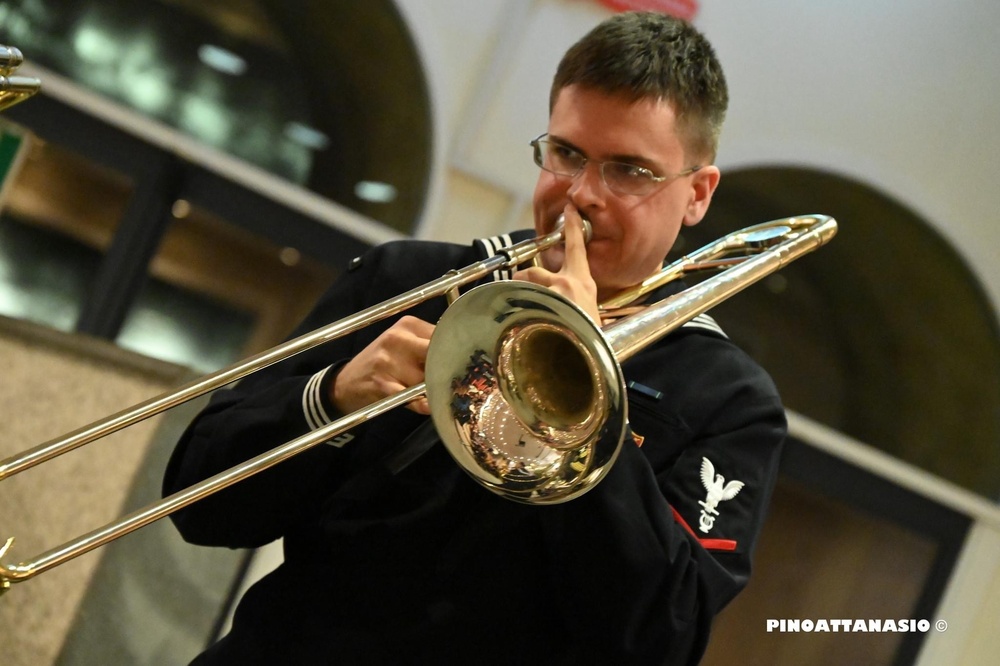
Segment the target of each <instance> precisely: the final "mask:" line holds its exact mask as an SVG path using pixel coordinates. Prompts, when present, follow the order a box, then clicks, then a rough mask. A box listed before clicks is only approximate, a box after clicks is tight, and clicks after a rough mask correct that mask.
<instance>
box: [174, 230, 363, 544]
mask: <svg viewBox="0 0 1000 666" xmlns="http://www.w3.org/2000/svg"><path fill="white" fill-rule="evenodd" d="M381 256H382V251H381V250H380V249H376V250H374V251H372V252H370V253H368V254H367V255H365V257H364V258H363V260H360V261H359V260H356V261H355V263H354V265H353V267H352V269H351V270H349V271H348V272H346V273H345V274H344V275H343V276H342V277H341V278H339V279H338V280H337V281H336V283H335V284H334V286H333V287H331V289H330V290H329V291H328V292H327V293H326V294H325V295H324V296H323V297H322V298H321V300H320V301H319V303H318V304H317V306H316V308H315V309H314V310H313V312H312V313H311V314H310V315H309V316H308V317H307V318H306V320H305V321H304V322H302V324H301V325H300V326H299V327H298V329H297V330H296V332H295V333H294V334H293V335H292V337H293V338H294V337H296V336H299V335H302V334H304V333H307V332H309V331H312V330H315V329H317V328H319V327H321V326H323V325H326V324H328V323H330V322H333V321H336V320H338V319H341V318H343V317H345V316H347V315H349V314H352V313H354V312H356V311H357V310H359V309H361V304H362V303H363V302H365V301H366V300H367V299H368V298H369V297H370V296H369V292H370V290H371V288H372V285H373V284H374V283H375V282H376V280H375V279H374V275H376V274H377V273H378V270H379V262H380V258H381ZM356 344H357V341H356V340H352V339H349V338H341V339H339V340H334V341H331V342H328V343H325V344H323V345H321V346H319V347H316V348H314V349H312V350H309V351H306V352H303V353H301V354H298V355H296V356H294V357H292V358H290V359H288V360H286V361H282V362H280V363H278V364H276V365H274V366H271V367H269V368H267V369H265V370H262V371H259V372H257V373H254V374H253V375H250V376H248V377H246V378H245V379H243V380H242V381H240V382H239V383H238V384H236V385H234V386H233V387H231V388H223V389H220V390H217V391H216V392H215V393H214V394H213V396H212V398H211V401H210V402H209V404H208V406H207V407H206V408H205V409H203V410H202V412H201V413H200V414H198V415H197V416H196V417H195V419H194V420H193V421H192V423H191V424H190V425H189V426H188V428H187V430H186V431H185V433H184V434H183V436H182V437H181V439H180V441H179V443H178V445H177V447H176V448H175V450H174V453H173V455H172V457H171V459H170V462H169V464H168V466H167V470H166V473H165V476H164V482H163V492H164V494H165V495H167V494H171V493H174V492H177V491H179V490H182V489H184V488H186V487H188V486H190V485H192V484H194V483H197V482H200V481H202V480H204V479H207V478H209V477H211V476H212V475H214V474H217V473H219V472H221V471H224V470H226V469H228V468H230V467H233V466H235V465H238V464H240V463H242V462H245V461H247V460H249V459H251V458H253V457H254V456H256V455H258V454H261V453H264V452H266V451H269V450H271V449H272V448H274V447H276V446H279V445H281V444H283V443H285V442H288V441H291V440H292V439H295V438H296V437H299V436H301V435H303V434H306V433H308V432H309V431H311V430H314V429H316V428H318V427H320V426H322V425H325V424H327V423H329V422H332V421H333V420H335V419H336V418H337V417H338V416H340V415H339V414H337V413H336V410H335V409H334V408H333V406H332V404H331V403H330V402H329V399H328V397H327V389H328V387H329V383H330V382H331V381H332V380H333V378H334V374H335V372H336V369H337V366H338V365H339V363H340V362H342V361H344V360H346V359H349V358H350V357H351V356H353V355H354V353H355V345H356ZM363 435H364V427H361V428H359V429H356V430H353V431H351V432H349V433H346V434H345V435H343V436H341V437H338V438H335V439H333V440H331V441H330V442H327V443H324V444H320V445H317V446H316V447H313V448H311V449H309V450H308V451H305V452H303V453H301V454H299V455H297V456H294V457H292V458H290V459H288V460H286V461H283V462H281V463H279V464H277V465H276V466H274V467H271V468H269V469H267V470H265V471H263V472H260V473H258V474H257V475H255V476H253V477H250V478H249V479H247V480H244V481H241V482H239V483H238V484H236V485H234V486H230V487H229V488H227V489H225V490H223V491H220V492H218V493H216V494H214V495H212V496H209V497H208V498H206V499H203V500H201V501H199V502H197V503H195V504H193V505H191V506H190V507H187V508H185V509H183V510H181V511H179V512H177V513H175V514H174V515H173V516H172V519H173V521H174V523H175V525H176V526H177V528H178V529H179V531H180V532H181V534H182V536H184V538H185V539H186V540H188V541H191V542H193V543H198V544H202V545H216V546H228V547H233V548H235V547H257V546H260V545H263V544H266V543H268V542H270V541H273V540H275V539H277V538H279V537H280V536H282V535H283V534H285V533H286V532H287V531H288V530H289V529H291V528H292V527H293V526H294V525H295V524H296V523H297V522H298V521H305V520H308V519H309V517H310V515H311V514H310V511H312V510H314V507H316V505H317V504H318V500H319V498H320V497H322V496H323V495H324V494H325V493H326V492H328V491H329V487H330V485H331V484H336V483H338V482H339V481H340V480H341V479H342V477H343V475H344V474H345V473H346V472H345V469H346V458H347V456H346V455H345V452H344V449H343V448H342V447H343V445H344V444H345V443H347V442H348V441H351V440H352V439H357V438H361V437H363Z"/></svg>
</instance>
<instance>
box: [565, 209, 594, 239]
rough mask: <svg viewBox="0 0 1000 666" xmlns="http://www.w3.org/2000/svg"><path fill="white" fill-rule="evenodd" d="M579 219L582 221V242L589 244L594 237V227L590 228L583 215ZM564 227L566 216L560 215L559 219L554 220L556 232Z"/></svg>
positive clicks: (588, 221)
mask: <svg viewBox="0 0 1000 666" xmlns="http://www.w3.org/2000/svg"><path fill="white" fill-rule="evenodd" d="M580 219H581V220H583V242H585V243H589V242H590V239H591V238H593V237H594V227H592V226H591V224H590V220H588V219H587V218H585V217H584V216H583V215H581V216H580ZM564 226H566V216H565V215H560V216H559V219H558V220H556V230H557V231H558V230H559V229H562V228H563V227H564Z"/></svg>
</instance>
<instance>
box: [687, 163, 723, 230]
mask: <svg viewBox="0 0 1000 666" xmlns="http://www.w3.org/2000/svg"><path fill="white" fill-rule="evenodd" d="M720 178H722V173H721V172H720V171H719V167H717V166H715V165H714V164H709V165H708V166H704V167H702V168H700V169H698V170H697V171H695V172H694V173H693V174H691V198H690V200H689V201H688V206H687V211H685V213H684V226H687V227H693V226H694V225H696V224H698V223H699V222H701V220H702V218H703V217H705V213H707V212H708V205H709V204H710V203H712V195H713V194H714V193H715V188H716V187H718V186H719V179H720Z"/></svg>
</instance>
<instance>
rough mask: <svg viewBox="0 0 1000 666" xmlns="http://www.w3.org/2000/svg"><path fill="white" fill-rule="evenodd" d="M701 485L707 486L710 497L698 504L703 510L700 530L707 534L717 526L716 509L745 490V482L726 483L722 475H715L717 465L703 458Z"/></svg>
mask: <svg viewBox="0 0 1000 666" xmlns="http://www.w3.org/2000/svg"><path fill="white" fill-rule="evenodd" d="M701 485H703V486H705V490H706V492H707V493H708V495H707V496H706V497H705V501H704V502H698V504H700V505H701V508H702V509H701V516H700V517H699V519H698V529H700V530H701V531H702V532H705V533H706V534H707V533H708V531H709V530H711V529H712V527H713V526H714V525H715V520H716V518H718V517H719V511H718V509H717V508H716V507H718V506H719V502H725V501H727V500H731V499H733V498H734V497H736V495H737V494H738V493H739V492H740V490H742V489H743V482H742V481H730V482H729V483H726V479H725V478H724V477H723V476H722V475H721V474H716V473H715V465H713V464H712V461H711V460H709V459H708V458H702V459H701Z"/></svg>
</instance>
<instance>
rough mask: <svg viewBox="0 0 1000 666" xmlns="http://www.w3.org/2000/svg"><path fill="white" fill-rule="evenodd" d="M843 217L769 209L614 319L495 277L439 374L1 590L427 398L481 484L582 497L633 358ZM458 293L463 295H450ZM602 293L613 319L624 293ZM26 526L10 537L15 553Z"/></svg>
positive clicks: (125, 417)
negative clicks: (626, 364)
mask: <svg viewBox="0 0 1000 666" xmlns="http://www.w3.org/2000/svg"><path fill="white" fill-rule="evenodd" d="M836 231H837V223H836V221H835V220H833V218H830V217H828V216H824V215H805V216H799V217H790V218H784V219H780V220H775V221H772V222H766V223H764V224H759V225H756V226H753V227H749V228H747V229H744V230H742V231H738V232H735V233H733V234H730V235H729V236H726V237H725V238H723V239H721V240H719V241H716V242H715V243H712V244H709V245H707V246H705V247H704V248H702V249H700V250H698V251H697V252H695V253H693V254H691V255H688V256H685V257H683V258H681V259H680V260H678V261H676V262H674V263H672V264H670V265H669V266H667V267H665V268H664V269H663V271H662V272H661V273H660V274H659V276H654V278H651V279H650V280H647V281H646V283H644V284H643V285H640V287H639V288H637V289H636V290H635V291H633V292H630V293H629V294H628V296H627V299H628V301H629V302H630V303H633V302H636V301H638V300H641V299H642V298H644V297H645V296H646V295H647V294H648V293H649V292H650V291H651V290H652V289H654V288H656V287H657V286H659V285H660V284H662V283H663V282H664V279H663V278H662V276H666V280H667V281H669V280H670V279H674V278H676V277H679V276H683V275H685V274H689V273H693V272H699V271H704V270H718V269H725V270H724V271H723V272H721V273H719V274H717V275H713V276H711V277H709V278H707V279H705V280H704V281H702V282H700V283H698V284H696V285H695V286H693V287H690V288H688V289H686V290H685V291H682V292H679V293H677V294H675V295H673V296H671V297H669V298H666V299H664V300H663V301H660V302H658V303H655V304H652V305H649V306H644V307H641V308H638V310H637V311H636V309H635V308H628V311H627V313H626V314H625V316H620V318H618V319H617V320H616V321H614V322H613V323H611V324H609V325H607V326H606V327H605V328H603V329H602V328H600V327H599V326H598V325H597V324H596V323H595V322H593V321H592V320H591V318H590V317H589V316H588V315H586V314H585V313H584V312H583V311H582V310H581V309H580V308H579V307H577V306H576V305H575V304H573V303H572V302H570V301H569V300H567V299H565V298H563V297H562V296H560V295H558V294H556V293H554V292H552V291H551V290H549V289H546V288H544V287H540V286H538V285H534V284H530V283H526V282H519V281H508V282H495V283H489V284H485V285H482V286H479V287H476V288H475V289H472V290H470V291H469V292H468V293H466V294H464V295H462V296H460V297H457V299H456V300H454V302H452V303H451V304H450V305H449V307H448V309H447V310H446V311H445V313H444V315H443V316H442V318H441V320H440V321H439V322H438V324H437V326H436V327H435V332H434V334H433V336H432V338H431V343H430V348H429V350H428V356H427V362H426V367H427V372H426V381H425V382H424V383H422V384H418V385H416V386H412V387H410V388H408V389H405V390H403V391H401V392H399V393H397V394H395V395H391V396H388V397H386V398H384V399H382V400H380V401H378V402H375V403H373V404H371V405H369V406H368V407H366V408H364V409H361V410H359V411H357V412H354V413H352V414H348V415H346V416H344V417H342V418H340V419H337V420H336V421H334V422H332V423H330V424H328V425H326V426H324V427H322V428H319V429H317V430H314V431H312V432H310V433H307V434H305V435H303V436H301V437H298V438H296V439H294V440H292V441H290V442H287V443H285V444H283V445H281V446H278V447H276V448H274V449H271V450H270V451H267V452H265V453H263V454H261V455H259V456H257V457H256V458H253V459H251V460H249V461H247V462H245V463H243V464H241V465H238V466H235V467H232V468H230V469H228V470H226V471H223V472H221V473H219V474H217V475H215V476H213V477H211V478H209V479H206V480H205V481H202V482H201V483H198V484H195V485H193V486H191V487H189V488H187V489H184V490H182V491H179V492H177V493H175V494H173V495H171V496H169V497H166V498H163V499H162V500H160V501H158V502H155V503H152V504H150V505H148V506H146V507H144V508H142V509H139V510H138V511H135V512H133V513H131V514H129V515H127V516H125V517H123V518H122V519H120V520H118V521H116V522H113V523H109V524H108V525H105V526H104V527H101V528H99V529H96V530H94V531H92V532H89V533H87V534H85V535H83V536H81V537H79V538H77V539H75V540H73V541H70V542H68V543H65V544H63V545H61V546H59V547H57V548H54V549H52V550H49V551H47V552H45V553H43V554H41V555H39V556H38V557H36V558H35V559H34V560H31V561H25V562H22V563H20V564H16V565H6V564H2V563H0V592H2V591H3V590H4V589H7V588H9V587H10V585H11V584H12V583H16V582H21V581H24V580H27V579H29V578H31V577H33V576H36V575H38V574H40V573H42V572H44V571H46V570H48V569H51V568H53V567H55V566H57V565H59V564H62V563H64V562H66V561H68V560H70V559H73V558H75V557H77V556H79V555H82V554H84V553H86V552H89V551H91V550H93V549H95V548H98V547H100V546H102V545H104V544H107V543H109V542H110V541H113V540H115V539H117V538H119V537H122V536H124V535H126V534H128V533H130V532H132V531H134V530H137V529H139V528H141V527H144V526H146V525H148V524H150V523H152V522H154V521H156V520H159V519H160V518H163V517H165V516H167V515H169V514H171V513H173V512H175V511H178V510H180V509H182V508H184V507H186V506H188V505H190V504H193V503H194V502H197V501H198V500H200V499H202V498H204V497H207V496H208V495H211V494H213V493H216V492H218V491H220V490H222V489H224V488H226V487H228V486H230V485H233V484H235V483H238V482H239V481H241V480H243V479H246V478H248V477H249V476H252V475H254V474H256V473H258V472H261V471H263V470H265V469H267V468H269V467H271V466H273V465H276V464H278V463H279V462H281V461H283V460H286V459H288V458H290V457H292V456H295V455H297V454H298V453H301V452H303V451H305V450H307V449H309V448H312V447H314V446H316V445H318V444H321V443H323V442H326V441H329V440H330V439H332V438H333V437H335V436H337V435H338V434H340V433H343V432H346V431H348V430H350V429H351V428H354V427H355V426H357V425H360V424H361V423H364V422H365V421H367V420H369V419H372V418H374V417H376V416H378V415H380V414H383V413H385V412H387V411H389V410H391V409H394V408H396V407H399V406H402V405H406V404H407V403H409V402H411V401H413V400H415V399H417V398H420V397H421V396H425V395H426V397H427V400H428V402H429V404H430V407H431V418H432V420H433V422H434V425H435V427H436V428H437V431H438V434H439V435H440V437H441V439H442V441H443V442H444V444H445V446H446V448H447V449H448V451H449V453H450V454H451V455H452V457H453V458H454V459H455V461H456V462H457V463H458V464H459V465H460V466H461V467H462V468H463V469H464V470H465V471H466V472H467V473H469V474H470V475H471V476H472V478H473V479H475V480H476V481H477V482H479V483H480V484H482V485H483V486H485V487H486V488H488V489H490V490H491V491H493V492H495V493H498V494H500V495H502V496H504V497H507V498H509V499H513V500H516V501H520V502H527V503H533V504H544V503H556V502H564V501H567V500H570V499H572V498H574V497H577V496H579V495H580V494H582V493H584V492H586V491H587V490H589V489H590V488H592V487H593V486H594V485H595V484H596V483H597V482H598V481H600V479H601V478H603V477H604V475H605V474H606V473H607V472H608V470H609V469H610V466H611V465H612V464H613V463H614V460H615V459H616V457H617V455H618V452H619V450H620V447H621V444H622V441H623V440H624V435H625V432H626V424H627V400H626V397H625V385H624V381H623V378H622V371H621V367H620V363H621V362H623V361H624V360H626V359H628V358H630V357H631V356H632V355H634V354H635V353H637V352H638V351H640V350H641V349H643V348H644V347H646V346H647V345H649V344H651V343H653V342H655V341H656V340H658V339H660V338H662V337H663V336H665V335H666V334H668V333H669V332H671V331H673V330H674V329H676V328H678V327H680V326H681V325H683V324H684V323H686V322H687V321H689V320H691V319H693V318H694V317H696V316H697V315H699V314H701V313H703V312H705V311H706V310H708V309H710V308H711V307H713V306H715V305H717V304H718V303H720V302H721V301H723V300H725V299H726V298H728V297H729V296H731V295H733V294H735V293H736V292H737V291H740V290H742V289H744V288H746V287H747V286H749V285H750V284H752V283H754V282H756V281H758V280H760V279H761V278H763V277H765V276H766V275H769V274H770V273H772V272H774V271H776V270H778V269H780V268H782V267H783V266H785V265H787V264H788V263H789V262H791V261H793V260H795V259H797V258H798V257H800V256H802V255H803V254H806V253H808V252H811V251H812V250H814V249H816V248H818V247H820V246H821V245H823V244H825V243H826V242H827V241H829V240H830V239H831V238H832V237H833V236H834V235H835V234H836ZM562 240H563V231H562V229H556V230H555V231H553V232H551V233H549V234H545V235H542V236H539V237H537V238H535V239H531V240H527V241H524V242H522V243H518V244H516V245H514V246H512V247H510V248H507V249H506V250H504V251H501V252H500V253H498V254H497V255H495V256H493V257H490V258H488V259H484V260H482V261H480V262H477V263H475V264H471V265H469V266H467V267H465V268H462V269H459V270H455V271H451V272H450V273H448V274H446V275H444V276H442V277H441V278H438V279H437V280H434V281H432V282H429V283H427V284H425V285H422V286H420V287H417V288H415V289H412V290H410V291H408V292H405V293H404V294H401V295H399V296H396V297H395V298H392V299H389V300H387V301H384V302H382V303H379V304H376V305H374V306H371V307H369V308H367V309H365V310H362V311H360V312H358V313H356V314H354V315H351V316H349V317H346V318H344V319H342V320H339V321H336V322H333V323H331V324H329V325H327V326H324V327H322V328H320V329H317V330H315V331H313V332H311V333H307V334H305V335H303V336H301V337H299V338H296V339H293V340H291V341H289V342H286V343H284V344H282V345H279V346H277V347H274V348H272V349H270V350H268V351H265V352H262V353H261V354H258V355H256V356H253V357H251V358H249V359H247V360H246V361H243V362H240V363H237V364H235V365H232V366H230V367H228V368H225V369H223V370H220V371H218V372H215V373H213V374H210V375H207V376H205V377H203V378H200V379H197V380H195V381H193V382H190V383H189V384H187V385H185V386H182V387H181V388H179V389H177V390H175V391H172V392H168V393H165V394H163V395H161V396H159V397H156V398H153V399H151V400H148V401H146V402H143V403H140V404H139V405H136V406H134V407H132V408H129V409H126V410H124V411H122V412H119V413H117V414H114V415H112V416H109V417H107V418H105V419H103V420H100V421H97V422H95V423H93V424H90V425H88V426H85V427H84V428H81V429H79V430H77V431H74V432H72V433H69V434H68V435H65V436H63V437H60V438H57V439H54V440H51V441H49V442H46V443H44V444H41V445H39V446H37V447H35V448H33V449H30V450H28V451H25V452H22V453H20V454H18V455H15V456H13V457H10V458H8V459H6V460H3V461H0V480H3V479H5V478H7V477H9V476H12V475H14V474H17V473H19V472H22V471H24V470H26V469H28V468H30V467H33V466H35V465H37V464H40V463H42V462H44V461H46V460H49V459H51V458H54V457H56V456H58V455H61V454H63V453H66V452H68V451H71V450H73V449H75V448H77V447H79V446H82V445H84V444H87V443H90V442H93V441H95V440H97V439H100V438H102V437H104V436H106V435H108V434H111V433H112V432H115V431H117V430H121V429H122V428H125V427H127V426H129V425H132V424H134V423H137V422H139V421H141V420H143V419H146V418H148V417H150V416H153V415H155V414H158V413H160V412H162V411H165V410H167V409H169V408H171V407H174V406H176V405H179V404H181V403H183V402H186V401H188V400H191V399H193V398H195V397H198V396H200V395H203V394H205V393H208V392H209V391H211V390H214V389H216V388H219V387H221V386H224V385H226V384H229V383H231V382H234V381H236V380H238V379H240V378H242V377H245V376H247V375H249V374H251V373H253V372H256V371H258V370H260V369H263V368H265V367H267V366H269V365H272V364H274V363H277V362H278V361H281V360H283V359H285V358H288V357H290V356H293V355H294V354H297V353H300V352H302V351H305V350H307V349H311V348H312V347H315V346H317V345H319V344H322V343H324V342H327V341H329V340H333V339H335V338H338V337H341V336H343V335H347V334H349V333H352V332H355V331H358V330H360V329H361V328H364V327H365V326H367V325H369V324H371V323H373V322H376V321H380V320H382V319H385V318H387V317H390V316H392V315H395V314H398V313H401V312H403V311H404V310H406V309H408V308H410V307H411V306H413V305H416V304H417V303H420V302H423V301H425V300H427V299H429V298H433V297H437V296H449V297H456V296H457V294H458V289H459V287H461V286H463V285H467V284H470V283H472V282H475V281H476V280H479V279H480V278H483V277H485V276H487V275H489V274H491V273H492V272H494V271H496V270H504V269H513V268H515V267H517V266H519V265H521V264H524V263H525V262H528V261H531V260H532V259H533V258H534V257H536V256H537V255H538V254H539V253H541V252H543V251H545V250H546V249H548V248H550V247H552V246H554V245H556V244H558V243H560V242H562ZM449 300H451V298H449ZM617 301H618V299H616V301H615V302H614V303H610V304H602V308H604V311H605V313H606V314H608V315H609V317H618V316H619V315H620V314H622V312H623V311H622V310H621V309H620V306H621V305H622V304H621V303H618V302H617ZM12 542H13V539H12V538H11V539H8V540H7V542H6V544H5V545H4V546H3V547H2V548H0V560H2V558H3V556H4V554H5V553H6V552H7V551H8V549H9V548H10V546H11V544H12Z"/></svg>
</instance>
